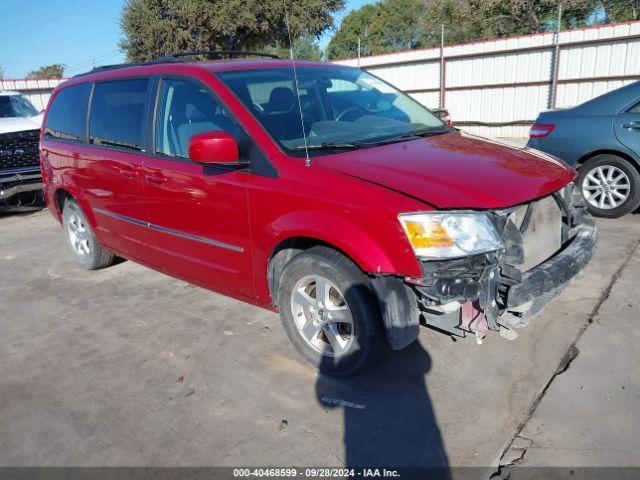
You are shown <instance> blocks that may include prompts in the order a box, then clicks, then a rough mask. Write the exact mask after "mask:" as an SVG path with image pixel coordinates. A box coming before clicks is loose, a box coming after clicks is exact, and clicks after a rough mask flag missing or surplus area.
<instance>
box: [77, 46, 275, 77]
mask: <svg viewBox="0 0 640 480" xmlns="http://www.w3.org/2000/svg"><path fill="white" fill-rule="evenodd" d="M196 55H210V56H214V55H216V56H219V57H222V56H228V57H229V58H234V57H237V56H245V57H266V58H274V59H279V58H280V57H279V56H278V55H274V54H272V53H263V52H252V51H248V50H193V51H185V52H176V53H169V54H167V55H163V56H161V57H158V58H155V59H153V60H147V61H145V62H135V63H118V64H114V65H101V66H99V67H94V68H93V69H92V70H90V71H88V72H84V73H79V74H78V75H74V78H76V77H81V76H83V75H89V74H90V73H96V72H102V71H104V70H115V69H118V68H128V67H141V66H144V65H156V64H159V63H181V62H188V61H189V60H187V59H186V58H185V57H192V56H196Z"/></svg>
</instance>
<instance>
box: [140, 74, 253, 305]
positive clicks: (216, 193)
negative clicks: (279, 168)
mask: <svg viewBox="0 0 640 480" xmlns="http://www.w3.org/2000/svg"><path fill="white" fill-rule="evenodd" d="M153 130H154V134H155V146H154V148H153V155H150V156H147V157H146V159H145V165H144V168H143V177H142V178H143V182H144V188H145V195H146V199H147V205H148V209H149V221H150V226H151V233H152V235H153V244H154V245H155V246H156V247H157V248H160V249H162V250H163V252H165V253H166V254H167V255H168V257H169V260H168V262H167V270H168V271H169V273H172V274H173V275H175V276H178V277H180V278H183V279H186V280H189V281H192V282H193V283H196V284H200V285H203V286H207V287H210V288H213V289H216V290H218V291H222V292H225V293H230V294H234V295H238V294H239V295H241V296H249V297H250V296H252V295H253V275H252V263H251V239H250V232H249V212H248V204H247V183H248V181H249V178H250V175H249V174H248V173H246V172H243V171H239V170H236V169H233V168H223V167H213V166H203V165H201V164H197V163H194V162H192V161H191V160H189V154H188V147H189V139H190V138H191V137H192V136H193V135H195V134H198V133H202V132H206V131H212V130H224V131H227V132H229V133H231V134H232V135H236V136H237V135H238V132H239V128H238V126H237V124H236V123H235V121H234V120H233V119H232V118H231V116H230V115H229V114H228V113H227V111H226V110H225V109H224V108H223V107H222V105H221V103H220V102H219V101H218V100H217V99H216V98H215V97H214V96H213V94H212V92H211V91H210V90H209V89H208V88H207V87H206V86H204V85H203V84H201V83H198V82H196V81H195V80H191V79H185V78H164V79H161V80H160V84H159V88H158V96H157V106H156V112H155V124H154V128H153ZM241 151H242V148H241Z"/></svg>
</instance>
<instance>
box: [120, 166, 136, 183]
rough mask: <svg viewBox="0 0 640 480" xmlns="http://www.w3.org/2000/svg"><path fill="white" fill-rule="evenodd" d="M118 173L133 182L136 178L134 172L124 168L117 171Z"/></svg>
mask: <svg viewBox="0 0 640 480" xmlns="http://www.w3.org/2000/svg"><path fill="white" fill-rule="evenodd" d="M118 170H119V171H120V175H122V176H123V177H124V178H127V179H129V180H133V179H134V178H136V172H135V171H134V170H126V169H124V168H120V169H118Z"/></svg>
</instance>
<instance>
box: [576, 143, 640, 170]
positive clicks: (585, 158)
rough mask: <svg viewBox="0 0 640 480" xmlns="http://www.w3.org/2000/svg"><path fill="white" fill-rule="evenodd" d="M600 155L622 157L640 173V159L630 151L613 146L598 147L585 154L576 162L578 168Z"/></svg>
mask: <svg viewBox="0 0 640 480" xmlns="http://www.w3.org/2000/svg"><path fill="white" fill-rule="evenodd" d="M598 155H614V156H616V157H620V158H622V159H624V160H626V161H628V162H629V163H630V164H631V165H632V166H633V167H634V168H635V169H636V170H637V171H638V173H640V160H638V159H637V158H635V157H634V156H633V155H631V154H629V153H628V152H624V151H622V150H616V149H612V148H603V149H598V150H594V151H592V152H589V153H586V154H584V155H583V156H581V157H580V158H579V159H578V161H577V162H576V169H580V168H581V167H582V165H584V164H585V163H586V162H588V161H589V160H591V159H592V158H593V157H597V156H598Z"/></svg>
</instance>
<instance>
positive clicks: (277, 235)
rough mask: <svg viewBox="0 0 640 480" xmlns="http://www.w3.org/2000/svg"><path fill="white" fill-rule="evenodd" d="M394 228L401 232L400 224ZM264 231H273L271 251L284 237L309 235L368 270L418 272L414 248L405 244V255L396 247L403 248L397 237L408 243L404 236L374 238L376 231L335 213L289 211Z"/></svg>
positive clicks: (374, 271)
mask: <svg viewBox="0 0 640 480" xmlns="http://www.w3.org/2000/svg"><path fill="white" fill-rule="evenodd" d="M394 227H396V226H395V225H394ZM396 228H397V230H398V231H399V232H402V230H401V227H400V225H399V224H398V225H397V227H396ZM378 230H380V228H379V229H378ZM267 232H268V233H271V234H274V235H273V239H274V241H273V242H272V246H271V249H270V252H271V251H273V249H274V248H275V247H276V246H277V245H278V244H279V243H281V242H282V241H284V240H286V239H289V238H295V237H310V238H315V239H317V240H320V241H322V242H325V243H328V244H329V245H332V246H334V247H335V248H337V249H338V250H341V251H342V252H343V253H345V254H346V255H347V256H349V257H350V258H351V260H353V261H354V262H355V263H356V264H357V265H358V266H359V267H360V268H361V269H362V270H363V271H365V272H367V273H372V274H389V273H390V274H395V273H403V274H405V275H412V274H416V275H420V274H421V272H420V267H419V265H418V262H417V260H416V258H415V255H414V254H413V251H409V248H406V250H407V252H406V253H407V255H406V256H405V255H398V250H402V249H404V248H403V246H401V243H400V240H404V242H405V243H407V245H406V247H408V242H406V240H405V239H404V238H403V237H400V238H398V239H394V238H393V235H386V237H387V238H385V239H380V238H375V237H376V233H374V232H369V231H366V230H365V229H364V228H363V227H361V226H360V225H358V224H356V223H354V222H352V221H349V220H347V219H345V218H343V217H341V216H338V215H333V214H330V213H326V212H316V211H299V212H292V213H289V214H286V215H284V216H282V217H280V218H279V219H277V220H276V221H275V222H273V223H272V224H271V225H269V226H268V227H267ZM402 235H404V233H402ZM394 240H397V241H394ZM383 244H384V245H383ZM390 249H391V251H390ZM409 254H410V255H409ZM403 257H404V258H403Z"/></svg>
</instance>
